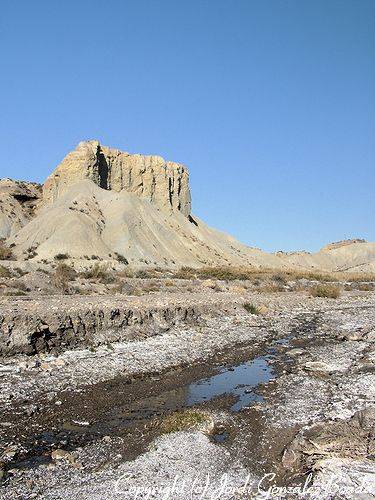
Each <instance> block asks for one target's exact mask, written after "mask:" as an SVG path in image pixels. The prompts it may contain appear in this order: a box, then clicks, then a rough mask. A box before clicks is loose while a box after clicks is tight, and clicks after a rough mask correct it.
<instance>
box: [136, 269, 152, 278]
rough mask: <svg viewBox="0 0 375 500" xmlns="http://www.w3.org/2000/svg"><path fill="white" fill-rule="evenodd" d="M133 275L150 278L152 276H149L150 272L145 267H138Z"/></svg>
mask: <svg viewBox="0 0 375 500" xmlns="http://www.w3.org/2000/svg"><path fill="white" fill-rule="evenodd" d="M134 277H135V278H141V279H147V278H151V277H152V276H150V272H149V271H147V270H146V269H138V271H136V272H135V275H134Z"/></svg>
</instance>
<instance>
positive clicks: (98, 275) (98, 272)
mask: <svg viewBox="0 0 375 500" xmlns="http://www.w3.org/2000/svg"><path fill="white" fill-rule="evenodd" d="M81 276H82V277H83V278H86V279H94V280H99V281H100V282H101V283H113V282H114V281H115V278H114V276H113V275H112V274H110V273H109V272H108V270H107V266H105V265H104V264H102V265H100V264H99V263H96V264H95V265H94V266H93V267H91V268H90V269H88V270H87V271H84V272H83V273H81Z"/></svg>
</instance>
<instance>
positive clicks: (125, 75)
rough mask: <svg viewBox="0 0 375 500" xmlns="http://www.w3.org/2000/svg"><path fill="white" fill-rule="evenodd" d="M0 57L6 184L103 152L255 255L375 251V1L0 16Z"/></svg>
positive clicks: (42, 6)
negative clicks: (136, 165) (178, 191)
mask: <svg viewBox="0 0 375 500" xmlns="http://www.w3.org/2000/svg"><path fill="white" fill-rule="evenodd" d="M0 53H1V78H0V90H1V92H0V96H1V97H0V99H1V120H0V146H1V153H2V154H1V161H0V177H13V178H19V179H28V180H36V181H40V182H41V181H43V180H44V178H45V177H46V176H47V175H48V174H49V173H50V172H51V171H52V170H53V168H54V167H55V166H56V165H57V164H58V163H59V161H61V159H62V158H63V156H64V155H65V154H66V153H67V152H68V151H69V150H71V149H72V148H74V147H75V145H76V144H77V143H78V142H79V141H80V140H83V139H94V138H96V139H99V140H100V141H101V142H102V143H103V144H105V145H109V146H113V147H117V148H119V149H124V150H126V151H129V152H141V153H147V154H160V155H162V156H164V157H165V158H166V159H169V160H174V161H179V162H182V163H185V164H186V165H187V166H188V167H189V169H190V173H191V186H192V193H193V211H194V213H195V214H196V215H198V216H199V217H201V218H202V219H204V220H205V221H206V222H207V223H208V224H210V225H212V226H214V227H216V228H219V229H221V230H224V231H226V232H229V233H231V234H233V235H234V236H236V237H237V238H238V239H240V240H242V241H243V242H244V243H246V244H249V245H251V246H259V247H261V248H263V249H265V250H269V251H274V250H279V249H284V250H292V249H302V248H305V249H308V250H317V249H318V248H319V247H321V246H322V245H324V244H325V243H327V242H328V241H333V240H338V239H343V238H347V237H356V236H358V237H363V238H366V239H368V240H370V241H375V224H374V187H375V1H374V0H188V1H187V0H179V1H176V0H174V1H172V0H133V1H126V0H106V1H99V0H98V1H96V0H91V1H89V0H75V1H71V0H65V1H64V2H60V1H57V0H48V1H47V0H34V1H32V2H31V1H27V0H23V1H22V0H18V1H10V0H3V1H2V3H1V12H0Z"/></svg>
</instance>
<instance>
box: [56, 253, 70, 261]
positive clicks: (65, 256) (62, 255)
mask: <svg viewBox="0 0 375 500" xmlns="http://www.w3.org/2000/svg"><path fill="white" fill-rule="evenodd" d="M69 258H70V255H69V254H67V253H58V254H57V255H55V257H54V259H55V260H66V259H69Z"/></svg>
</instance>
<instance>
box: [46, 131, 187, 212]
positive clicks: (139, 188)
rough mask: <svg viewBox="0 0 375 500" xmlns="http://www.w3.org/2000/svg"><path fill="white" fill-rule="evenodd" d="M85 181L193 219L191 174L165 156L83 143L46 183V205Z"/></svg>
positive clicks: (93, 142)
mask: <svg viewBox="0 0 375 500" xmlns="http://www.w3.org/2000/svg"><path fill="white" fill-rule="evenodd" d="M83 179H89V180H91V181H93V182H94V183H95V184H97V185H98V186H99V187H101V188H102V189H107V190H113V191H117V192H120V191H122V190H125V191H128V192H130V193H134V194H135V195H137V196H139V197H141V198H146V199H147V200H149V201H151V202H153V203H155V204H157V205H158V206H159V207H160V208H162V209H164V210H173V211H179V212H181V213H182V214H184V215H186V216H189V215H190V211H191V197H190V188H189V173H188V171H187V169H186V168H185V167H184V166H183V165H181V164H180V163H174V162H170V161H165V160H164V159H163V158H162V157H161V156H145V155H140V154H129V153H126V152H123V151H120V150H118V149H113V148H108V147H105V146H102V145H101V144H100V143H99V142H98V141H87V142H80V143H79V144H78V146H77V148H76V149H75V150H74V151H72V152H70V153H69V154H68V155H67V156H66V157H65V158H64V159H63V161H62V162H61V163H60V165H59V166H58V167H57V168H56V169H55V170H54V172H53V173H52V174H51V175H50V176H49V177H48V179H47V180H46V182H45V184H44V188H43V197H44V200H45V202H47V203H51V202H53V201H55V200H56V199H57V198H58V197H59V196H61V194H63V193H64V192H66V190H67V189H68V188H69V187H70V186H71V185H72V184H75V183H76V182H78V181H80V180H83Z"/></svg>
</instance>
